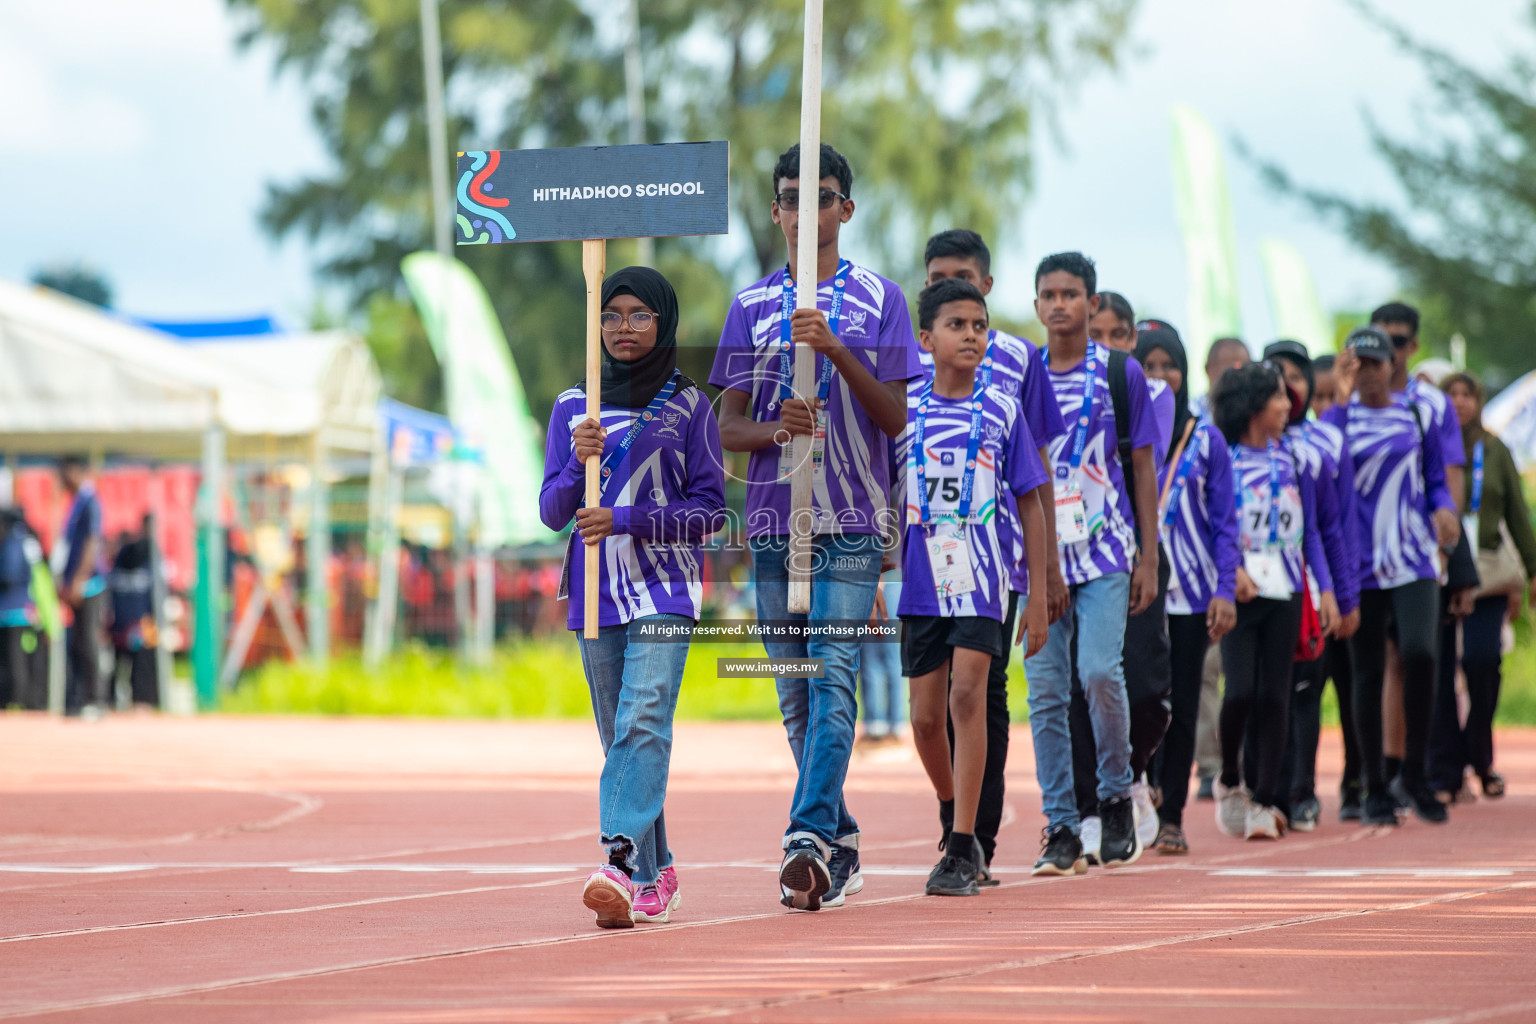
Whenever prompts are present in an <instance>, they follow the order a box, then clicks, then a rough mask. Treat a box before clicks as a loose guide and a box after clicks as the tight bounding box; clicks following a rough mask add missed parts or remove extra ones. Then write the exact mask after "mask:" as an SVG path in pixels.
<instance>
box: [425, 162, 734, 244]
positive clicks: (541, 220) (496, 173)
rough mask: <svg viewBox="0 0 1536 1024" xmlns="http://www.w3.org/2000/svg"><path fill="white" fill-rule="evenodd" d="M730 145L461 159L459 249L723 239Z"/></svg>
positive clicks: (727, 207) (726, 225) (727, 212)
mask: <svg viewBox="0 0 1536 1024" xmlns="http://www.w3.org/2000/svg"><path fill="white" fill-rule="evenodd" d="M729 189H730V144H729V143H725V142H669V143H663V144H661V145H655V146H580V147H576V148H572V149H500V150H483V151H479V152H466V153H460V154H459V176H458V187H457V193H458V228H457V230H456V231H455V238H456V239H457V241H458V243H459V244H460V245H486V244H494V243H498V242H561V241H576V240H579V239H587V238H657V237H668V236H673V235H721V234H724V233H725V232H726V231H728V230H729V228H730V202H729V201H730V191H729Z"/></svg>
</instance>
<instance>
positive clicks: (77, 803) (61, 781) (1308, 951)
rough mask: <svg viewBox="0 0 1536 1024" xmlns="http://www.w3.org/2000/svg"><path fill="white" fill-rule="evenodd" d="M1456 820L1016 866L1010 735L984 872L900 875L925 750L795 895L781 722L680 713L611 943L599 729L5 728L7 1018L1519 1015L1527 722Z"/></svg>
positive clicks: (862, 791) (1019, 817)
mask: <svg viewBox="0 0 1536 1024" xmlns="http://www.w3.org/2000/svg"><path fill="white" fill-rule="evenodd" d="M1499 742H1500V747H1499V750H1500V753H1499V762H1500V767H1501V769H1502V770H1503V772H1504V774H1505V776H1506V777H1507V778H1508V780H1509V783H1510V789H1511V795H1510V796H1508V797H1506V798H1505V799H1503V800H1502V801H1499V802H1492V801H1487V800H1483V801H1480V802H1478V803H1477V804H1475V805H1472V806H1470V807H1465V808H1461V807H1458V808H1456V809H1455V810H1454V811H1453V816H1454V821H1453V822H1452V824H1451V825H1450V826H1448V827H1442V828H1432V827H1430V826H1427V825H1423V824H1421V823H1418V822H1410V823H1409V824H1407V825H1405V826H1404V827H1402V828H1401V829H1398V830H1395V831H1394V830H1381V831H1377V830H1363V829H1361V828H1359V827H1358V826H1342V825H1340V824H1338V822H1337V816H1336V810H1337V805H1336V801H1335V800H1334V798H1333V793H1334V790H1335V788H1336V786H1337V777H1336V768H1337V765H1338V762H1339V754H1338V747H1337V737H1336V736H1332V737H1325V742H1324V747H1323V752H1322V755H1321V757H1320V764H1321V766H1322V768H1323V778H1322V779H1321V780H1320V781H1321V784H1322V787H1323V795H1324V819H1323V826H1322V827H1321V828H1319V829H1318V831H1316V832H1314V833H1312V834H1310V835H1292V836H1289V837H1287V838H1286V839H1284V840H1282V841H1280V842H1278V843H1256V842H1255V843H1244V842H1241V841H1238V840H1232V839H1225V838H1222V837H1220V836H1219V835H1218V834H1217V833H1216V830H1215V827H1214V824H1213V822H1212V811H1211V805H1210V804H1207V803H1192V804H1191V809H1190V813H1189V815H1188V817H1187V820H1186V824H1187V826H1188V831H1189V835H1190V842H1191V845H1192V847H1193V850H1194V852H1193V853H1192V855H1191V856H1189V857H1187V858H1167V857H1157V856H1155V855H1151V854H1148V855H1147V856H1145V857H1143V858H1142V860H1141V861H1140V862H1139V863H1138V864H1136V865H1134V866H1132V867H1129V868H1123V869H1118V870H1114V871H1105V870H1100V869H1095V870H1093V871H1091V872H1090V873H1089V874H1088V875H1086V876H1083V877H1079V878H1071V879H1050V880H1045V879H1031V878H1030V876H1029V873H1028V870H1027V869H1028V866H1029V865H1030V864H1031V863H1032V861H1033V859H1034V857H1035V854H1036V851H1037V848H1038V842H1039V828H1040V826H1041V824H1042V822H1041V820H1040V817H1039V793H1038V791H1037V790H1036V788H1035V785H1034V779H1033V764H1032V762H1031V759H1030V742H1029V734H1028V732H1027V730H1017V729H1016V730H1015V732H1014V737H1013V746H1012V759H1011V764H1010V778H1009V787H1010V788H1009V809H1008V815H1007V822H1008V823H1007V824H1006V826H1005V828H1004V830H1003V834H1002V837H1001V845H1000V850H999V854H998V858H997V866H998V869H999V870H998V873H999V876H1000V877H1001V878H1002V880H1003V885H1002V886H1001V887H1000V888H998V889H993V890H989V891H985V892H984V893H983V894H982V895H981V896H978V897H974V898H970V899H941V898H925V897H922V896H920V895H917V893H919V892H920V891H921V885H922V882H923V879H924V877H925V876H926V874H927V871H928V869H929V868H930V867H931V865H932V863H933V861H934V859H935V857H936V853H935V850H934V843H935V840H936V838H937V823H936V820H935V818H936V816H935V806H934V798H933V796H932V794H931V791H930V790H929V789H928V786H927V782H926V780H925V778H924V777H923V775H922V772H921V769H920V768H919V766H918V764H917V762H916V760H915V759H907V760H893V759H891V758H889V757H887V758H882V759H876V758H859V759H856V760H855V762H854V765H853V768H852V770H851V774H850V779H849V786H848V796H849V803H850V805H851V807H852V810H853V812H854V814H855V815H856V816H857V817H858V818H859V819H860V823H861V825H862V828H863V835H864V841H865V845H864V851H863V860H864V872H865V876H866V879H867V881H866V885H865V889H864V892H863V893H862V894H861V895H859V896H857V897H853V898H851V899H850V901H849V906H847V907H846V908H844V909H841V910H833V911H825V912H822V913H819V914H814V915H809V914H791V913H789V912H787V911H784V910H783V909H781V908H780V907H779V905H778V903H777V888H776V885H775V879H774V869H775V867H776V865H777V863H778V860H779V838H780V835H781V833H782V829H783V826H784V815H785V812H786V808H787V804H788V799H789V791H790V787H791V785H792V781H793V776H792V772H791V767H792V766H791V762H790V760H789V755H788V751H787V748H786V745H785V743H784V739H783V736H782V733H781V731H780V730H779V729H778V727H776V726H772V725H759V724H753V725H746V724H732V725H725V724H712V725H704V724H689V723H684V724H679V726H678V727H677V737H676V747H675V756H674V762H673V774H672V785H671V797H670V799H669V803H668V811H669V828H670V830H671V833H672V838H673V846H674V849H675V850H676V853H677V856H678V860H679V868H680V874H681V880H682V886H683V905H682V910H681V911H680V912H679V913H678V914H677V915H676V916H675V918H674V923H673V924H671V925H657V926H649V927H638V928H636V929H634V930H632V931H626V932H599V931H597V930H596V929H595V928H593V927H592V925H591V918H590V914H589V913H588V912H587V911H586V910H585V909H584V908H583V907H582V906H581V903H580V890H581V883H582V880H583V878H584V877H585V875H586V873H587V872H588V871H589V870H591V868H592V867H593V866H594V865H595V863H596V861H597V860H598V848H597V845H596V839H595V830H596V821H597V809H596V795H595V794H596V778H597V772H598V770H599V768H600V761H599V758H598V743H597V737H596V733H595V730H594V729H593V727H592V726H591V725H590V724H587V723H579V722H558V723H505V722H500V723H498V722H438V721H433V722H422V721H399V720H392V721H380V720H321V719H254V718H217V717H203V718H198V719H166V718H155V717H128V718H119V719H112V720H109V721H105V722H100V723H82V722H77V721H68V722H61V721H55V720H50V719H47V718H43V717H37V716H28V715H21V716H17V715H11V716H6V717H3V718H0V1018H3V1019H39V1020H50V1021H52V1020H59V1021H63V1020H69V1021H81V1022H105V1021H154V1022H157V1024H159V1022H180V1021H198V1022H205V1021H216V1022H220V1024H226V1022H227V1024H241V1022H248V1021H283V1022H290V1021H306V1022H307V1021H323V1022H327V1024H416V1022H422V1024H438V1022H460V1021H462V1022H472V1024H484V1022H500V1021H539V1022H545V1021H548V1022H577V1021H601V1022H604V1024H612V1022H619V1021H669V1020H728V1021H796V1022H807V1021H838V1022H850V1021H894V1020H913V1021H983V1020H1008V1021H1017V1020H1020V1019H1025V1018H1028V1019H1034V1020H1052V1021H1082V1022H1088V1021H1092V1022H1106V1021H1170V1022H1177V1024H1201V1022H1207V1021H1212V1022H1222V1024H1228V1022H1234V1021H1242V1022H1259V1021H1294V1020H1297V1019H1308V1020H1314V1021H1317V1020H1339V1021H1351V1022H1376V1021H1383V1022H1386V1021H1390V1022H1428V1021H1442V1022H1451V1021H1456V1022H1472V1021H1531V1020H1536V981H1533V968H1532V955H1533V953H1536V856H1533V844H1532V837H1533V836H1536V731H1524V732H1517V731H1506V732H1503V733H1501V735H1500V737H1499Z"/></svg>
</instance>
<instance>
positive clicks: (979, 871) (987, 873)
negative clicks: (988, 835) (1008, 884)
mask: <svg viewBox="0 0 1536 1024" xmlns="http://www.w3.org/2000/svg"><path fill="white" fill-rule="evenodd" d="M971 859H972V860H974V861H975V862H976V884H977V885H979V886H981V887H982V888H983V889H989V888H991V887H992V886H994V885H1001V884H1002V883H1000V882H999V881H998V880H997V879H995V878H993V877H992V865H991V864H989V863H987V855H986V852H985V851H984V850H982V848H981V840H980V839H978V840H976V850H975V852H974V853H973V854H971Z"/></svg>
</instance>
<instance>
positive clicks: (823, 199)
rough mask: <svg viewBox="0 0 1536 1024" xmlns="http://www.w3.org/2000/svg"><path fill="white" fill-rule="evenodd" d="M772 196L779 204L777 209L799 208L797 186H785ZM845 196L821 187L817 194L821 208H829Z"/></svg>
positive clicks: (845, 197)
mask: <svg viewBox="0 0 1536 1024" xmlns="http://www.w3.org/2000/svg"><path fill="white" fill-rule="evenodd" d="M773 198H774V200H775V201H776V202H777V203H778V204H779V209H781V210H798V209H800V190H799V189H797V188H787V189H785V190H784V191H783V192H780V193H779V194H778V195H776V196H774V197H773ZM847 198H848V197H847V196H845V195H843V194H842V193H841V192H834V191H833V190H832V189H830V188H824V189H822V190H821V193H820V194H819V195H818V196H817V199H818V201H819V202H820V203H821V208H822V209H823V210H830V209H832V204H834V203H836V202H839V201H840V200H843V199H847Z"/></svg>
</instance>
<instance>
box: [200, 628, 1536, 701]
mask: <svg viewBox="0 0 1536 1024" xmlns="http://www.w3.org/2000/svg"><path fill="white" fill-rule="evenodd" d="M1516 636H1517V641H1516V646H1515V650H1514V652H1513V653H1511V654H1510V655H1509V656H1508V657H1507V658H1505V659H1504V687H1503V693H1502V696H1501V698H1500V701H1499V715H1498V724H1500V725H1536V634H1533V631H1532V629H1531V627H1530V625H1529V624H1528V623H1527V622H1526V621H1525V620H1524V619H1522V620H1520V622H1519V624H1518V626H1517V629H1516ZM1011 653H1012V664H1011V666H1010V669H1009V679H1010V680H1015V681H1016V682H1015V683H1014V685H1012V686H1010V687H1009V692H1008V708H1009V711H1010V712H1011V713H1012V716H1013V720H1014V721H1015V722H1025V721H1028V717H1029V709H1028V707H1027V705H1026V703H1025V702H1026V700H1027V697H1028V692H1027V689H1026V687H1025V685H1024V683H1023V679H1024V671H1023V662H1022V659H1021V658H1020V654H1021V651H1020V649H1019V648H1017V647H1014V648H1012V651H1011ZM762 656H763V649H762V647H761V646H759V645H757V644H696V645H694V647H693V648H692V649H691V650H690V651H689V654H688V667H687V669H686V670H685V671H684V674H683V687H682V692H681V695H680V697H679V699H678V705H677V717H678V718H680V719H685V720H686V719H691V720H703V721H727V720H741V721H777V720H778V717H779V712H778V700H777V697H776V696H775V693H774V686H773V680H771V679H719V678H716V664H715V659H717V658H734V657H762ZM220 709H221V710H223V711H231V712H237V713H238V712H246V713H258V714H259V713H267V714H276V713H282V714H318V715H418V716H428V717H456V718H586V717H588V716H590V715H591V713H592V711H591V700H590V698H589V697H588V696H587V683H586V679H585V677H584V676H583V675H582V671H581V658H580V656H579V654H578V653H577V648H576V640H575V638H574V637H571V636H559V637H555V638H552V639H547V640H525V641H519V642H516V643H512V644H507V645H504V646H502V647H500V648H498V649H497V650H496V651H495V654H494V656H493V660H492V662H491V664H490V665H489V666H487V667H486V668H483V669H477V668H472V667H468V666H460V665H459V664H458V663H457V662H456V660H455V658H454V656H453V655H451V654H450V653H448V652H445V651H439V650H431V649H427V648H422V647H410V648H407V649H406V650H404V651H401V652H399V653H397V654H395V655H394V656H393V657H391V658H389V659H388V660H387V661H386V662H385V663H384V664H383V665H381V666H380V667H379V669H378V670H377V671H373V672H369V671H367V670H365V669H364V668H363V666H362V663H361V662H360V661H359V660H358V659H357V658H356V657H346V658H340V659H336V660H334V661H332V662H331V663H330V664H329V665H327V666H325V667H324V668H319V667H316V666H313V665H309V664H289V663H286V662H269V663H268V664H267V665H265V666H263V667H262V668H261V669H259V670H257V671H256V672H254V673H252V674H251V675H250V676H249V677H247V678H246V679H245V680H244V681H243V682H242V683H241V684H240V686H239V688H238V689H236V690H235V691H234V692H233V693H232V694H229V695H227V696H226V697H225V698H224V701H223V703H222V704H221V706H220ZM1323 720H1324V722H1326V723H1328V724H1330V725H1337V724H1338V720H1339V718H1338V705H1337V703H1336V701H1335V699H1334V695H1333V687H1331V686H1330V687H1328V689H1327V690H1326V691H1325V693H1324V696H1323Z"/></svg>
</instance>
